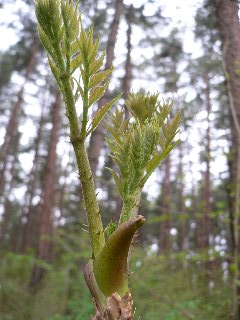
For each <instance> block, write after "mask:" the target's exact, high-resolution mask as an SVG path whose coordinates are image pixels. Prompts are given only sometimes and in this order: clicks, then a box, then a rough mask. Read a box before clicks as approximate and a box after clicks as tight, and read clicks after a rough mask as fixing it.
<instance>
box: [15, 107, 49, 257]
mask: <svg viewBox="0 0 240 320" xmlns="http://www.w3.org/2000/svg"><path fill="white" fill-rule="evenodd" d="M44 113H45V112H44V108H43V109H42V112H41V118H40V122H39V126H38V130H37V135H36V139H35V143H34V146H35V151H34V159H33V165H32V169H31V172H30V174H29V178H28V183H27V190H26V193H25V196H24V204H23V208H22V214H21V223H22V226H21V230H20V235H19V246H20V248H19V250H20V251H21V252H25V251H26V249H27V248H28V247H29V246H30V245H31V243H30V238H31V237H30V233H31V230H30V218H31V215H32V213H33V204H32V201H33V197H34V195H35V192H36V184H37V177H38V173H39V158H40V153H39V152H40V144H41V140H42V134H43V126H44V122H45V115H44Z"/></svg>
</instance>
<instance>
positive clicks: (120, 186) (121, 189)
mask: <svg viewBox="0 0 240 320" xmlns="http://www.w3.org/2000/svg"><path fill="white" fill-rule="evenodd" d="M106 169H108V170H109V171H110V172H111V173H112V175H113V179H114V181H115V183H116V187H117V189H118V192H119V194H120V196H121V197H122V196H123V194H122V192H123V186H122V181H121V179H120V178H119V176H118V175H117V173H116V172H115V171H114V170H113V169H111V168H108V167H106Z"/></svg>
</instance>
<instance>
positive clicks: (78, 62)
mask: <svg viewBox="0 0 240 320" xmlns="http://www.w3.org/2000/svg"><path fill="white" fill-rule="evenodd" d="M81 64H82V57H81V55H80V54H78V55H76V56H75V57H74V58H73V59H72V60H71V64H70V68H71V74H73V72H74V71H76V70H77V68H79V66H80V65H81Z"/></svg>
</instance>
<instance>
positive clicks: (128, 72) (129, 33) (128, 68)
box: [122, 5, 134, 118]
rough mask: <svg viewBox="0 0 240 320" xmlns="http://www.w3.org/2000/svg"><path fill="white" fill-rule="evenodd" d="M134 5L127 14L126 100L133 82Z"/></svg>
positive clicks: (124, 88) (124, 80)
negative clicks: (132, 41) (132, 40)
mask: <svg viewBox="0 0 240 320" xmlns="http://www.w3.org/2000/svg"><path fill="white" fill-rule="evenodd" d="M133 10H134V9H133V5H131V6H130V7H129V8H128V9H127V13H126V21H127V25H128V29H127V57H126V62H125V75H124V78H123V85H122V87H123V95H124V99H125V100H126V98H127V96H128V93H129V91H130V89H131V82H132V61H131V52H132V43H131V39H132V23H133V15H134V11H133ZM125 115H126V118H128V117H129V111H128V109H127V108H126V107H125Z"/></svg>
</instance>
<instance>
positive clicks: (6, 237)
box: [0, 133, 20, 249]
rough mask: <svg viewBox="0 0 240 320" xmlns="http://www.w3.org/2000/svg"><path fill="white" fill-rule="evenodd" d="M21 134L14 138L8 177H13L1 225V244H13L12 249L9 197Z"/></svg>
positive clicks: (13, 178) (6, 193)
mask: <svg viewBox="0 0 240 320" xmlns="http://www.w3.org/2000/svg"><path fill="white" fill-rule="evenodd" d="M19 138H20V135H19V133H18V134H17V135H16V134H15V136H14V139H13V140H14V141H13V143H14V144H13V149H14V153H13V154H12V160H11V163H10V168H9V170H7V171H8V175H9V176H10V177H11V179H10V180H9V183H8V184H7V185H6V188H5V192H4V194H3V195H4V202H3V214H2V224H1V235H0V242H1V244H2V245H3V246H4V245H5V246H7V245H8V244H11V247H12V248H13V249H14V245H12V243H10V242H11V240H12V239H10V238H11V237H10V234H9V225H10V221H11V201H10V200H9V196H10V195H11V193H12V190H13V187H14V181H15V174H16V162H17V149H18V144H19Z"/></svg>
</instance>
